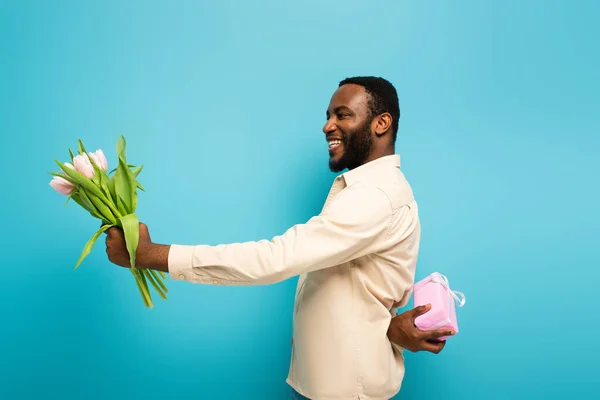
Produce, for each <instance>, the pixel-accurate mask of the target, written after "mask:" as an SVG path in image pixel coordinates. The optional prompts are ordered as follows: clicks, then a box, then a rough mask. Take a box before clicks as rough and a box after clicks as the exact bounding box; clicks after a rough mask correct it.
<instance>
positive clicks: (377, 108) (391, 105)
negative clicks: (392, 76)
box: [338, 76, 400, 143]
mask: <svg viewBox="0 0 600 400" xmlns="http://www.w3.org/2000/svg"><path fill="white" fill-rule="evenodd" d="M346 84H355V85H359V86H362V87H364V88H365V91H366V92H367V93H368V94H369V97H370V99H369V100H370V101H369V110H370V112H371V118H373V117H375V116H377V115H380V114H382V113H385V112H388V113H390V114H391V115H392V143H395V142H396V136H397V135H398V120H399V119H400V105H399V103H398V92H396V88H395V87H394V85H392V84H391V83H390V82H389V81H388V80H386V79H383V78H379V77H375V76H355V77H351V78H346V79H344V80H343V81H341V82H340V84H339V86H338V87H340V86H342V85H346Z"/></svg>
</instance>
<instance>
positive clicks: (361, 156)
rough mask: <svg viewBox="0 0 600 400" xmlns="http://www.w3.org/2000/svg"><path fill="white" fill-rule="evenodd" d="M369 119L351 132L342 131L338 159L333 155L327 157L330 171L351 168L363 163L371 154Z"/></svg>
mask: <svg viewBox="0 0 600 400" xmlns="http://www.w3.org/2000/svg"><path fill="white" fill-rule="evenodd" d="M371 120H372V119H371ZM371 120H368V121H366V122H365V123H364V124H363V125H362V126H361V127H359V128H357V129H356V130H354V131H353V132H348V133H345V132H344V133H343V138H342V150H343V153H342V156H341V157H340V158H339V159H338V160H335V159H334V158H333V157H332V158H330V159H329V169H330V170H331V172H340V171H343V170H344V169H346V168H348V169H353V168H356V167H358V166H360V165H362V164H364V162H365V161H366V159H367V158H368V157H369V155H370V154H371V147H372V145H373V137H372V136H371Z"/></svg>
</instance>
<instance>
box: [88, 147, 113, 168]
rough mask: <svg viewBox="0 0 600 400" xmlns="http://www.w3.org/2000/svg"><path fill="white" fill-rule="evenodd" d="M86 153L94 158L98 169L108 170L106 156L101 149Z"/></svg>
mask: <svg viewBox="0 0 600 400" xmlns="http://www.w3.org/2000/svg"><path fill="white" fill-rule="evenodd" d="M88 155H89V157H90V158H91V159H92V160H94V162H95V163H96V165H97V166H98V167H99V168H100V169H102V170H103V171H104V172H106V171H108V161H107V160H106V156H105V155H104V152H103V151H102V150H101V149H98V150H96V152H95V153H88Z"/></svg>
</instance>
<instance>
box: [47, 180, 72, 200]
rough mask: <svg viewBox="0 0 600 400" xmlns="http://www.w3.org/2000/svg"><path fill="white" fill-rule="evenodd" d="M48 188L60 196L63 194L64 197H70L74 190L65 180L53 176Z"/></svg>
mask: <svg viewBox="0 0 600 400" xmlns="http://www.w3.org/2000/svg"><path fill="white" fill-rule="evenodd" d="M50 186H52V189H54V190H56V191H57V192H58V193H60V194H64V195H65V196H68V195H70V194H71V193H73V191H74V190H75V185H73V184H72V183H71V182H69V181H68V180H66V179H65V178H61V177H60V176H55V177H54V178H52V180H51V181H50Z"/></svg>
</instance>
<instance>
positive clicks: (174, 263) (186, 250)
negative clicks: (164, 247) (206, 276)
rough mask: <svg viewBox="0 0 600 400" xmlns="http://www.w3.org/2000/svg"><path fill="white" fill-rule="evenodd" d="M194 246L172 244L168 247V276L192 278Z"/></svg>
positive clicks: (180, 278) (179, 278)
mask: <svg viewBox="0 0 600 400" xmlns="http://www.w3.org/2000/svg"><path fill="white" fill-rule="evenodd" d="M193 258H194V246H183V245H179V244H172V245H171V248H170V249H169V276H170V278H171V279H173V280H179V281H186V280H188V281H191V280H193V279H192V278H193V275H194V271H193Z"/></svg>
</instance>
